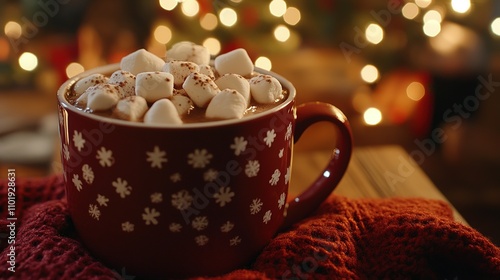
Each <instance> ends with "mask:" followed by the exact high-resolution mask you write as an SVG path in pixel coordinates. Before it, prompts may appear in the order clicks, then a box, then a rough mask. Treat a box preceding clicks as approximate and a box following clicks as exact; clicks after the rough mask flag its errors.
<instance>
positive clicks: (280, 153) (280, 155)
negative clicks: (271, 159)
mask: <svg viewBox="0 0 500 280" xmlns="http://www.w3.org/2000/svg"><path fill="white" fill-rule="evenodd" d="M284 152H285V149H281V150H280V152H279V153H278V157H279V158H282V157H283V153H284Z"/></svg>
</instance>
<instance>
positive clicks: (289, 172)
mask: <svg viewBox="0 0 500 280" xmlns="http://www.w3.org/2000/svg"><path fill="white" fill-rule="evenodd" d="M290 175H291V170H290V167H287V169H286V173H285V184H288V182H289V181H290Z"/></svg>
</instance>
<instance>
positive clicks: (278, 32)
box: [274, 25, 290, 42]
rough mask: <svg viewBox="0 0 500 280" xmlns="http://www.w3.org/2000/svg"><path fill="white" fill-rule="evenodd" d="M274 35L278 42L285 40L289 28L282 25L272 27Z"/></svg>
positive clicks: (288, 33)
mask: <svg viewBox="0 0 500 280" xmlns="http://www.w3.org/2000/svg"><path fill="white" fill-rule="evenodd" d="M274 37H275V38H276V40H278V41H280V42H286V41H287V40H288V39H289V38H290V29H288V27H286V26H284V25H278V26H277V27H276V28H275V29H274Z"/></svg>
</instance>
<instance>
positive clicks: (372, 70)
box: [361, 64, 379, 84]
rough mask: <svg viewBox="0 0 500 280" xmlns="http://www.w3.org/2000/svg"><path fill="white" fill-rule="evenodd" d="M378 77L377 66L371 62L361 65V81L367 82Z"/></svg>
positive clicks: (371, 81)
mask: <svg viewBox="0 0 500 280" xmlns="http://www.w3.org/2000/svg"><path fill="white" fill-rule="evenodd" d="M378 77H379V72H378V69H377V67H375V66H373V65H371V64H368V65H366V66H365V67H363V69H361V79H363V81H365V82H367V83H369V84H371V83H373V82H375V81H376V80H378Z"/></svg>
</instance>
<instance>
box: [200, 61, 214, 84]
mask: <svg viewBox="0 0 500 280" xmlns="http://www.w3.org/2000/svg"><path fill="white" fill-rule="evenodd" d="M200 73H201V74H205V75H207V76H209V77H210V79H212V80H215V74H214V70H213V69H212V66H210V65H208V64H201V65H200Z"/></svg>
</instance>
